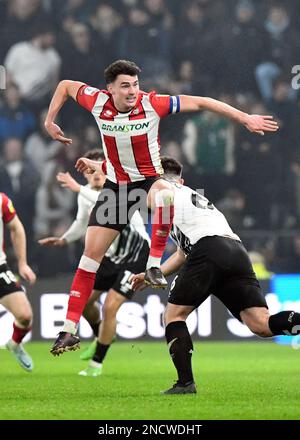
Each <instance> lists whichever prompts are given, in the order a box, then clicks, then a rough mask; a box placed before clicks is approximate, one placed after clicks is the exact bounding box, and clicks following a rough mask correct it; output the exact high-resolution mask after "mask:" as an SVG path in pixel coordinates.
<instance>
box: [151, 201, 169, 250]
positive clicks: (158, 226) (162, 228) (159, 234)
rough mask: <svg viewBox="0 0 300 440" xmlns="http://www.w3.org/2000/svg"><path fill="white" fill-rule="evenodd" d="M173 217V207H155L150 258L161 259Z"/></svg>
mask: <svg viewBox="0 0 300 440" xmlns="http://www.w3.org/2000/svg"><path fill="white" fill-rule="evenodd" d="M173 217H174V205H170V206H157V207H156V208H155V211H154V217H153V223H152V234H151V248H150V254H149V255H150V257H155V258H161V257H162V255H163V253H164V250H165V247H166V244H167V241H168V236H169V232H170V229H171V225H172V223H173Z"/></svg>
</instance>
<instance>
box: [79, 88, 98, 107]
mask: <svg viewBox="0 0 300 440" xmlns="http://www.w3.org/2000/svg"><path fill="white" fill-rule="evenodd" d="M99 93H100V90H99V89H96V88H95V87H91V86H88V85H86V84H84V85H82V86H81V87H80V89H79V90H78V92H77V96H76V101H77V102H78V104H80V105H81V106H82V107H84V108H85V109H87V110H88V111H90V112H91V111H92V110H93V107H94V105H95V103H96V100H97V98H98V95H99Z"/></svg>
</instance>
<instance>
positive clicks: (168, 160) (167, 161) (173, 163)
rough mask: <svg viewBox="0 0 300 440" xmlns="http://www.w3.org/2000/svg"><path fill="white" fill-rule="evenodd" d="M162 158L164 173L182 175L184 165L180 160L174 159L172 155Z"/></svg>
mask: <svg viewBox="0 0 300 440" xmlns="http://www.w3.org/2000/svg"><path fill="white" fill-rule="evenodd" d="M160 160H161V165H162V167H163V170H164V174H169V175H171V176H176V177H181V174H182V168H183V166H182V164H181V163H180V162H179V161H178V160H176V159H173V157H170V156H162V157H161V158H160Z"/></svg>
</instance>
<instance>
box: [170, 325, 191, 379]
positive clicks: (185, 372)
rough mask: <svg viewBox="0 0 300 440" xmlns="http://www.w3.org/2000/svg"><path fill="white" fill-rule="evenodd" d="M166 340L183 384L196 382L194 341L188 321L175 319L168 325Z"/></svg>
mask: <svg viewBox="0 0 300 440" xmlns="http://www.w3.org/2000/svg"><path fill="white" fill-rule="evenodd" d="M166 340H167V343H168V347H169V352H170V356H171V358H172V361H173V364H174V365H175V368H176V370H177V374H178V381H179V382H180V383H181V384H188V383H190V382H194V378H193V372H192V353H193V343H192V339H191V336H190V334H189V331H188V329H187V326H186V323H185V322H184V321H174V322H170V324H168V325H167V327H166Z"/></svg>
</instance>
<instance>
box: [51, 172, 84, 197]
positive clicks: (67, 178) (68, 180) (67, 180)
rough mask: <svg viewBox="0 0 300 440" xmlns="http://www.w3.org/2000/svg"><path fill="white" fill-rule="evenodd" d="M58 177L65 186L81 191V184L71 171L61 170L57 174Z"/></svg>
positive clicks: (74, 190)
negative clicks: (64, 171)
mask: <svg viewBox="0 0 300 440" xmlns="http://www.w3.org/2000/svg"><path fill="white" fill-rule="evenodd" d="M56 179H57V180H58V182H59V183H60V184H61V186H62V187H63V188H69V189H70V190H71V191H73V192H76V193H79V191H80V185H79V183H78V182H76V180H75V179H73V177H72V176H71V174H70V173H63V172H60V173H58V174H57V175H56Z"/></svg>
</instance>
